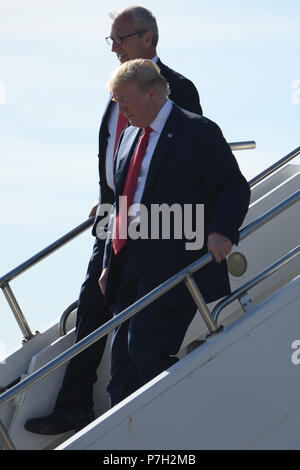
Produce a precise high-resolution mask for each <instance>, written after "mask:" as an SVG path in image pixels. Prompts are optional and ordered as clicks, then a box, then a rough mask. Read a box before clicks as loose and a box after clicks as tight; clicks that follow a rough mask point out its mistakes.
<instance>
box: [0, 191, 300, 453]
mask: <svg viewBox="0 0 300 470" xmlns="http://www.w3.org/2000/svg"><path fill="white" fill-rule="evenodd" d="M299 199H300V191H297V192H296V193H294V194H293V195H292V196H290V197H289V198H287V199H286V200H284V201H283V202H281V203H280V204H278V205H277V206H276V207H275V208H273V209H271V210H270V211H268V212H267V213H266V214H264V215H263V216H261V217H259V218H258V219H256V220H255V221H254V222H252V223H251V224H249V225H248V226H247V227H245V228H244V229H243V230H242V231H241V234H240V240H242V239H244V238H245V237H247V236H249V235H250V234H251V233H253V232H254V231H255V230H257V229H258V228H260V227H261V226H262V225H264V224H265V223H266V222H268V221H270V220H272V219H273V218H274V217H275V216H277V215H278V214H280V213H281V212H283V211H284V210H286V209H287V208H288V207H290V206H291V205H293V204H294V203H296V202H297V201H298V200H299ZM212 260H213V256H212V254H211V253H207V254H206V255H204V256H202V257H201V258H200V259H199V260H197V261H195V262H194V263H192V264H191V265H189V266H187V267H186V268H185V269H183V270H181V271H180V272H178V273H177V274H175V275H174V276H172V277H171V278H170V279H168V280H167V281H165V282H164V283H163V284H161V285H159V286H158V287H156V288H155V289H153V290H152V291H151V292H149V293H148V294H146V295H145V296H144V297H142V298H141V299H139V300H138V301H137V302H135V303H134V304H133V305H131V306H129V307H128V308H126V309H125V310H123V311H122V312H121V313H120V314H119V315H117V316H116V317H115V318H113V319H111V320H109V321H108V322H107V323H105V324H104V325H103V326H101V327H99V328H97V329H96V330H95V331H93V332H92V333H90V334H89V335H88V336H86V337H85V338H83V339H82V340H80V341H79V342H78V343H75V344H74V345H73V346H71V347H70V348H69V349H67V350H66V351H64V352H63V353H61V354H60V355H59V356H57V357H56V358H54V359H52V360H51V361H50V362H48V363H47V364H45V365H44V366H42V367H41V368H40V369H38V370H37V371H35V372H33V373H32V374H30V375H29V376H28V377H26V378H25V379H23V380H22V381H21V382H19V383H18V384H17V385H14V386H13V387H12V388H11V389H9V390H7V391H6V392H4V393H3V394H2V395H1V396H0V406H2V405H5V404H6V403H8V402H9V401H10V400H12V399H13V398H15V397H16V396H17V395H19V393H21V392H23V391H25V390H27V389H28V388H30V387H31V386H32V385H34V384H35V383H36V382H39V381H40V380H41V379H42V378H44V377H46V376H48V375H49V374H50V373H51V372H53V371H54V370H56V369H57V368H58V367H60V366H61V365H63V364H65V363H66V362H67V361H69V360H70V359H72V358H73V357H75V356H77V355H78V354H79V353H80V352H82V351H83V350H85V349H86V348H88V347H89V346H91V345H92V344H94V343H95V342H96V341H98V340H99V339H100V338H102V337H103V336H106V335H107V334H108V333H110V332H111V331H112V330H114V329H115V328H116V327H117V326H119V325H120V324H121V323H123V322H125V321H127V320H128V319H129V318H131V317H132V316H133V315H135V314H136V313H138V312H139V311H140V310H142V309H143V308H145V307H147V306H148V305H149V304H150V303H152V302H154V301H155V300H156V299H157V298H159V297H160V296H162V295H164V294H165V293H166V292H168V291H169V290H170V289H172V288H173V287H175V286H176V285H178V284H179V283H181V282H182V281H184V282H185V283H186V285H187V287H188V289H189V291H190V293H191V295H192V297H193V298H194V300H195V303H196V306H197V307H198V309H199V311H200V313H201V315H202V317H203V319H204V321H205V323H206V325H207V326H208V328H209V331H210V333H212V334H213V333H217V332H218V331H220V329H219V328H218V326H217V325H216V323H215V321H214V319H213V318H212V317H211V315H210V313H209V310H208V307H207V305H206V303H205V301H204V300H203V297H202V295H201V292H200V291H199V289H198V287H197V285H196V283H195V281H194V279H193V276H192V274H193V273H195V272H196V271H198V270H199V269H201V268H202V267H203V266H205V265H207V264H208V263H210V262H211V261H212ZM203 305H204V310H202V306H203ZM207 311H208V313H209V318H207ZM0 436H1V437H2V439H3V442H4V444H5V446H6V448H8V449H13V448H14V447H13V443H12V442H11V440H10V438H9V436H8V435H7V432H6V431H5V428H4V426H3V424H2V423H1V421H0Z"/></svg>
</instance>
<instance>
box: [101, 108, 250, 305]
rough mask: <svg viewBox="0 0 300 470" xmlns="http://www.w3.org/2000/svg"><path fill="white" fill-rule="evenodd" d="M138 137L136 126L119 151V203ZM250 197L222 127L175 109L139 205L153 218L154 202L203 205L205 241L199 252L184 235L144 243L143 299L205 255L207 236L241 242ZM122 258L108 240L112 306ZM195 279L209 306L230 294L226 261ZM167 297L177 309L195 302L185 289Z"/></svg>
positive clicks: (141, 251)
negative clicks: (210, 234) (216, 234)
mask: <svg viewBox="0 0 300 470" xmlns="http://www.w3.org/2000/svg"><path fill="white" fill-rule="evenodd" d="M137 133H138V128H135V127H130V128H128V129H127V130H126V132H125V133H124V135H123V140H122V142H121V145H120V147H119V154H118V159H119V161H120V164H119V167H118V170H117V172H116V175H115V179H116V201H118V198H119V196H120V195H122V191H123V187H124V183H125V178H126V173H127V168H128V164H129V161H130V159H131V156H132V152H133V148H134V145H133V143H134V141H135V140H136V135H137ZM249 198H250V190H249V185H248V183H247V181H246V180H245V178H244V177H243V175H242V174H241V172H240V170H239V167H238V164H237V162H236V160H235V157H234V156H233V154H232V152H231V149H230V147H229V145H228V144H227V142H226V141H225V139H224V137H223V135H222V132H221V130H220V129H219V127H218V126H217V125H216V124H215V123H214V122H212V121H210V120H209V119H207V118H206V117H202V116H198V115H195V114H193V115H192V114H191V113H188V112H186V111H184V110H183V109H180V108H179V107H177V106H176V105H174V106H173V109H172V111H171V114H170V116H169V118H168V119H167V121H166V124H165V126H164V128H163V131H162V133H161V135H160V138H159V141H158V143H157V146H156V148H155V151H154V154H153V157H152V160H151V163H150V167H149V171H148V175H147V179H146V184H145V189H144V193H143V196H142V200H141V203H142V204H144V205H145V206H146V207H147V209H148V213H149V214H150V210H151V205H152V204H163V203H165V204H168V205H169V206H172V205H173V204H178V203H179V204H181V205H183V204H193V205H194V206H195V205H196V204H200V203H202V204H204V216H205V218H204V240H205V242H204V246H203V248H202V249H201V250H197V251H194V250H191V251H188V250H186V249H185V244H186V242H187V241H188V240H186V238H185V237H184V236H183V238H182V239H179V240H178V239H171V240H163V239H159V240H152V239H148V240H143V239H142V240H140V241H139V243H140V259H139V261H140V263H141V266H144V268H145V270H144V271H145V272H144V275H143V279H142V280H141V282H142V283H143V286H142V289H139V290H140V291H142V292H143V295H144V294H146V293H147V292H149V291H150V290H152V289H153V288H154V287H156V286H157V285H159V284H160V283H161V282H163V281H165V280H166V279H168V278H169V277H170V276H172V275H173V274H175V273H176V272H178V271H179V270H180V269H182V268H184V267H186V266H187V265H188V264H190V263H192V262H193V261H195V260H196V259H198V258H199V257H200V256H202V255H203V254H205V253H207V236H208V234H209V233H211V232H219V233H221V234H224V235H226V236H227V237H228V238H230V239H231V240H232V242H233V243H235V244H237V243H238V239H239V227H240V226H241V224H242V222H243V220H244V217H245V215H246V213H247V210H248V204H249ZM150 225H151V222H150V220H149V226H150ZM118 259H119V255H117V256H115V254H114V252H113V250H112V249H111V242H110V241H109V240H107V243H106V253H105V259H104V266H109V277H108V283H107V299H108V302H110V298H111V294H112V293H113V291H114V288H115V287H116V285H115V282H116V276H115V274H116V269H118V268H117V265H118ZM141 266H139V269H140V267H141ZM195 279H196V281H197V283H198V285H199V287H200V290H201V292H202V294H203V295H204V298H205V300H206V301H207V302H211V301H213V300H215V299H218V298H220V297H222V296H225V295H227V294H228V293H230V287H229V281H228V273H227V264H226V261H224V262H222V263H220V264H217V263H215V262H214V261H213V262H212V263H210V264H209V265H207V266H205V267H204V268H203V269H201V270H200V271H198V272H197V273H196V274H195ZM175 291H176V292H175ZM164 298H165V299H166V305H168V306H170V303H171V304H173V305H174V306H176V307H178V308H179V307H180V306H182V307H184V306H185V305H188V304H189V303H191V302H192V301H191V298H190V297H189V295H188V294H187V289H186V287H185V286H182V288H179V289H177V288H176V289H173V291H172V292H171V293H170V294H167V295H165V296H164Z"/></svg>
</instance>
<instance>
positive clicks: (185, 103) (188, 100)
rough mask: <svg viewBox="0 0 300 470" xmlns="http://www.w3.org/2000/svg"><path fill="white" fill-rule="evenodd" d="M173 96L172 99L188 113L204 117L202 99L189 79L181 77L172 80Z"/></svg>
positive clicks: (171, 95)
mask: <svg viewBox="0 0 300 470" xmlns="http://www.w3.org/2000/svg"><path fill="white" fill-rule="evenodd" d="M169 83H170V88H171V94H170V99H171V100H172V101H174V103H176V104H177V106H180V107H181V108H183V109H186V110H187V111H190V112H192V113H195V114H199V115H202V114H203V113H202V108H201V105H200V98H199V94H198V91H197V88H196V87H195V85H194V84H193V82H191V80H188V79H187V78H185V77H183V76H179V78H177V79H176V80H174V79H172V80H170V82H169Z"/></svg>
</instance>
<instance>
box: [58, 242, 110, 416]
mask: <svg viewBox="0 0 300 470" xmlns="http://www.w3.org/2000/svg"><path fill="white" fill-rule="evenodd" d="M104 245H105V241H103V240H99V239H97V238H96V241H95V244H94V247H93V254H92V257H91V259H90V262H89V265H88V270H87V275H86V279H85V282H84V283H83V285H82V287H81V291H80V295H79V299H78V309H77V322H76V342H78V341H80V340H81V339H82V338H84V337H85V336H87V335H88V334H90V333H92V332H93V331H94V330H95V329H97V328H99V327H100V326H101V325H103V324H104V323H106V322H107V321H108V320H109V319H110V318H111V314H110V313H109V311H108V309H107V307H105V306H104V303H103V295H102V293H101V290H100V287H99V285H98V279H99V277H100V274H101V271H102V260H103V252H104ZM106 340H107V337H106V336H105V337H103V338H101V339H100V340H99V341H97V342H96V343H94V344H93V345H92V346H90V347H89V348H87V349H86V350H85V351H82V352H81V353H80V354H79V355H78V356H76V357H74V358H73V359H71V360H70V362H69V363H68V366H67V369H66V373H65V376H64V379H63V383H62V386H61V389H60V391H59V393H58V396H57V399H56V403H55V408H56V409H58V408H59V409H60V408H79V409H90V408H92V407H93V385H94V383H95V382H96V381H97V374H96V370H97V368H98V366H99V364H100V361H101V359H102V356H103V352H104V348H105V345H106Z"/></svg>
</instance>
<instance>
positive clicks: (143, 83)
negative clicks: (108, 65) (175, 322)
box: [107, 59, 170, 98]
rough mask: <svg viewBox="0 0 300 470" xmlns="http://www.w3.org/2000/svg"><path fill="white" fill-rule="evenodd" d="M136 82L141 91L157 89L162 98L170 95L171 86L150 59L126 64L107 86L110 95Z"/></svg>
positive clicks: (117, 71) (114, 73)
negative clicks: (118, 88) (126, 84)
mask: <svg viewBox="0 0 300 470" xmlns="http://www.w3.org/2000/svg"><path fill="white" fill-rule="evenodd" d="M131 81H133V82H135V83H136V85H137V87H138V88H139V89H140V91H145V92H146V91H148V90H149V89H150V88H155V89H156V90H157V92H158V94H159V95H160V96H161V97H162V98H167V97H168V96H169V94H170V86H169V83H168V82H167V80H166V79H165V78H164V77H163V76H162V75H161V73H160V69H159V67H158V66H157V65H156V64H155V63H154V62H153V61H152V60H149V59H135V60H128V61H127V62H124V63H123V64H122V65H120V67H119V68H118V69H117V70H115V71H114V72H113V73H112V75H111V77H110V79H109V81H108V84H107V87H108V90H109V91H110V93H113V90H114V89H115V88H117V87H118V86H120V85H122V84H123V83H126V82H131Z"/></svg>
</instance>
